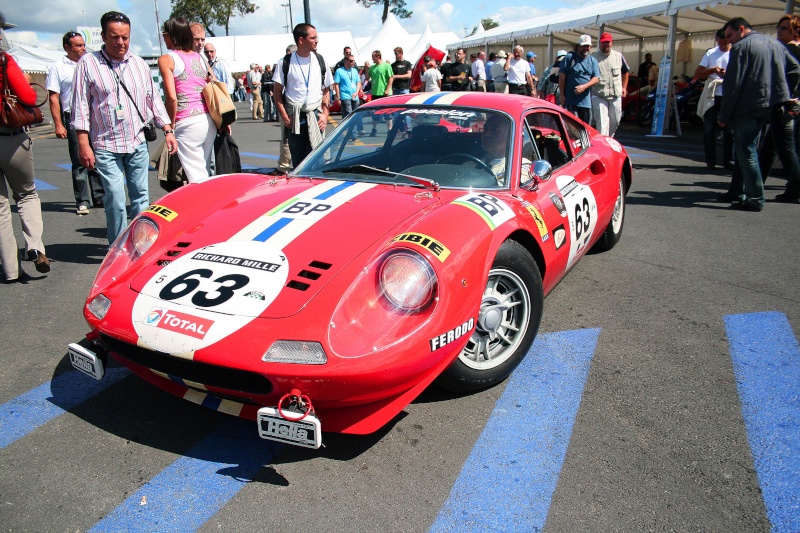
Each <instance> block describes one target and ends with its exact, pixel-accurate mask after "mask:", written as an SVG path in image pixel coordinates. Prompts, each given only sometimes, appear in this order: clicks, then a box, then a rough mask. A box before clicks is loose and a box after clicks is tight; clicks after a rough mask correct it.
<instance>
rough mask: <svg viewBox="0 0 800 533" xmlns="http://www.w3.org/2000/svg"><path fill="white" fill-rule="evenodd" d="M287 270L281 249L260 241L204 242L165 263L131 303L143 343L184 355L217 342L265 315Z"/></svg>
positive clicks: (136, 328)
mask: <svg viewBox="0 0 800 533" xmlns="http://www.w3.org/2000/svg"><path fill="white" fill-rule="evenodd" d="M288 273H289V262H288V260H287V258H286V256H285V255H284V254H283V253H282V251H281V250H278V249H276V248H275V247H274V246H271V245H269V244H267V243H264V242H259V241H229V242H224V243H219V244H214V245H211V246H206V247H205V248H201V249H199V250H196V251H194V252H191V253H189V254H186V255H185V256H183V257H180V258H178V259H177V260H175V261H174V262H172V263H170V264H169V265H167V266H165V267H164V268H163V269H161V270H160V271H159V272H158V273H157V274H156V275H154V276H153V277H152V278H151V279H150V280H148V281H147V283H145V285H144V287H143V288H142V292H141V293H140V294H139V295H138V296H137V298H136V302H135V303H134V305H133V311H132V317H131V318H132V321H133V325H134V329H135V330H136V333H138V334H139V343H140V344H142V345H145V346H147V347H149V348H151V349H153V350H158V351H162V352H166V353H171V354H176V355H180V354H185V353H190V352H193V351H194V350H197V349H200V348H204V347H206V346H209V345H210V344H213V343H214V342H217V341H219V340H221V339H223V338H225V337H227V336H228V335H230V334H232V333H233V332H235V331H237V330H239V329H241V328H242V327H244V326H245V325H246V324H248V323H249V322H251V321H252V320H254V319H255V318H256V317H258V316H259V315H261V314H262V313H263V312H264V311H265V310H266V309H267V307H268V306H269V305H270V304H271V303H272V302H274V301H275V299H276V298H277V297H278V295H279V294H280V292H281V290H282V289H283V287H284V285H285V284H286V281H287V279H288Z"/></svg>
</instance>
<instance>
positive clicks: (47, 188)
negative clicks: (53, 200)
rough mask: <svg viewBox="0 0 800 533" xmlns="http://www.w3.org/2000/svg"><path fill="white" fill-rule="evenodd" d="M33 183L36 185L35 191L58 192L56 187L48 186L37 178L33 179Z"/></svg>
mask: <svg viewBox="0 0 800 533" xmlns="http://www.w3.org/2000/svg"><path fill="white" fill-rule="evenodd" d="M33 183H34V185H36V190H39V191H57V190H58V187H56V186H55V185H50V184H49V183H47V182H46V181H42V180H40V179H39V178H34V179H33Z"/></svg>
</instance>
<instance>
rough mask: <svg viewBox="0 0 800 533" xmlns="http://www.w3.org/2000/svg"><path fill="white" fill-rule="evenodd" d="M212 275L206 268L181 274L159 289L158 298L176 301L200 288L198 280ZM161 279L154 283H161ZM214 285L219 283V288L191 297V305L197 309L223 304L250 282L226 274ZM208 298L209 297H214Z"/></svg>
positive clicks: (241, 275) (236, 275) (246, 278)
mask: <svg viewBox="0 0 800 533" xmlns="http://www.w3.org/2000/svg"><path fill="white" fill-rule="evenodd" d="M213 275H214V272H213V271H212V270H209V269H207V268H198V269H195V270H190V271H189V272H186V273H185V274H181V275H180V276H178V277H177V278H175V279H173V280H172V281H170V282H169V283H167V284H166V285H164V288H162V289H161V292H159V293H158V297H159V298H161V299H162V300H177V299H178V298H182V297H184V296H187V295H189V294H191V293H192V292H194V291H196V290H197V288H198V287H199V286H200V278H205V279H209V278H211V276H213ZM162 281H163V280H162V279H159V280H158V281H156V283H160V282H162ZM212 281H213V282H214V283H219V286H218V287H217V288H216V289H215V290H213V291H211V292H206V291H197V292H195V294H194V295H193V296H192V303H193V304H194V305H196V306H198V307H214V306H216V305H220V304H223V303H225V302H227V301H228V300H230V299H231V298H232V297H233V294H234V291H235V290H237V289H241V288H242V287H244V286H245V285H247V284H248V283H249V282H250V278H248V277H247V276H245V275H244V274H226V275H224V276H220V277H218V278H216V279H214V280H212ZM214 294H216V296H212V297H209V295H214Z"/></svg>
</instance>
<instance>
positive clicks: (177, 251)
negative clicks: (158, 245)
mask: <svg viewBox="0 0 800 533" xmlns="http://www.w3.org/2000/svg"><path fill="white" fill-rule="evenodd" d="M182 253H183V252H181V251H180V250H170V251H169V252H167V256H168V257H175V256H177V255H181V254H182Z"/></svg>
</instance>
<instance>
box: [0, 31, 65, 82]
mask: <svg viewBox="0 0 800 533" xmlns="http://www.w3.org/2000/svg"><path fill="white" fill-rule="evenodd" d="M8 42H9V44H10V45H11V49H10V50H9V51H8V53H9V54H11V56H12V57H13V58H14V60H15V61H16V62H17V64H18V65H19V67H20V68H21V69H22V72H27V73H29V74H47V73H48V72H49V71H50V67H52V66H53V64H54V63H55V62H56V61H59V60H60V59H61V58H62V57H64V56H65V55H67V54H66V53H65V52H64V51H63V50H62V51H58V50H50V49H48V48H40V47H38V46H34V45H32V44H25V43H19V42H16V41H12V40H10V39H9V41H8Z"/></svg>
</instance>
